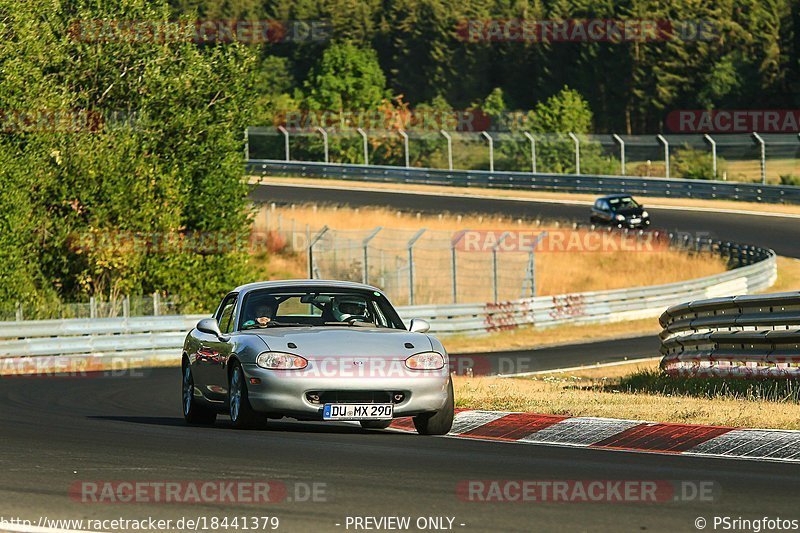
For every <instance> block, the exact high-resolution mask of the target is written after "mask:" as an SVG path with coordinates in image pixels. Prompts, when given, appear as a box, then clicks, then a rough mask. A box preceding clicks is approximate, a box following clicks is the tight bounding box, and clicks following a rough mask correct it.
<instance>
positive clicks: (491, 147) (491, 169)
mask: <svg viewBox="0 0 800 533" xmlns="http://www.w3.org/2000/svg"><path fill="white" fill-rule="evenodd" d="M481 135H483V136H484V137H486V140H487V141H489V172H494V139H492V136H491V135H489V134H488V133H486V132H485V131H482V132H481Z"/></svg>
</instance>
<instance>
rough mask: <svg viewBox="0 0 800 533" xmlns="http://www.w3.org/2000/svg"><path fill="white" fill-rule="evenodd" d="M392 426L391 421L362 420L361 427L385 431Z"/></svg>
mask: <svg viewBox="0 0 800 533" xmlns="http://www.w3.org/2000/svg"><path fill="white" fill-rule="evenodd" d="M391 424H392V421H391V420H362V421H361V427H362V428H364V429H386V428H388V427H389V426H390V425H391Z"/></svg>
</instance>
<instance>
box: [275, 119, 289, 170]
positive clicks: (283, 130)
mask: <svg viewBox="0 0 800 533" xmlns="http://www.w3.org/2000/svg"><path fill="white" fill-rule="evenodd" d="M278 131H279V132H281V133H283V150H284V153H285V154H286V161H289V130H287V129H286V128H284V127H283V126H278Z"/></svg>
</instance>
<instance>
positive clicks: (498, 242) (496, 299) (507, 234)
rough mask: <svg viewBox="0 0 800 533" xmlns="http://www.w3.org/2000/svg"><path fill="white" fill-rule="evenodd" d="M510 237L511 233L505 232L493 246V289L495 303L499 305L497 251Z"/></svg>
mask: <svg viewBox="0 0 800 533" xmlns="http://www.w3.org/2000/svg"><path fill="white" fill-rule="evenodd" d="M509 235H511V233H510V232H508V231H506V232H503V234H502V235H500V238H499V239H497V242H496V243H495V245H494V246H492V289H493V293H494V300H493V301H494V303H497V302H498V300H499V298H498V295H497V249H498V248H500V245H502V244H503V241H504V240H506V237H508V236H509Z"/></svg>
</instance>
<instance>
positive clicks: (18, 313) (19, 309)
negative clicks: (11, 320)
mask: <svg viewBox="0 0 800 533" xmlns="http://www.w3.org/2000/svg"><path fill="white" fill-rule="evenodd" d="M14 315H15V318H16V319H17V322H22V320H23V318H24V317H23V316H22V303H20V302H17V305H16V309H15V312H14Z"/></svg>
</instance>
